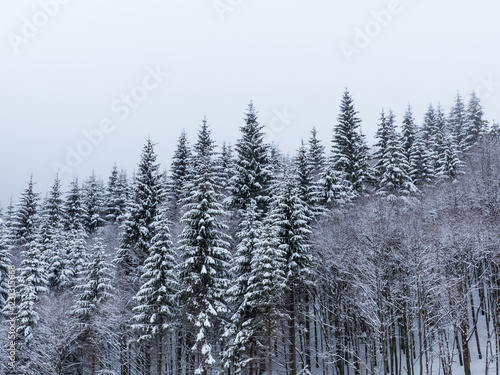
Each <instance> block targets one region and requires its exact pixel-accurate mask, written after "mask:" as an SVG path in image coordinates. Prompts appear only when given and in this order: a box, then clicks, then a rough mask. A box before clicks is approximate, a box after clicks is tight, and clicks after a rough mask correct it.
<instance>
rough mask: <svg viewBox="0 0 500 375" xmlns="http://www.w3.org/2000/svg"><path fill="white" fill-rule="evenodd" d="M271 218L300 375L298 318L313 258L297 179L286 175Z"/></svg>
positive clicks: (292, 352)
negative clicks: (281, 256) (282, 271)
mask: <svg viewBox="0 0 500 375" xmlns="http://www.w3.org/2000/svg"><path fill="white" fill-rule="evenodd" d="M270 219H271V220H272V221H273V222H274V223H275V224H276V226H277V236H278V238H279V246H278V248H279V250H280V251H282V252H283V254H284V274H285V278H286V281H285V283H286V288H287V292H288V293H287V296H286V310H287V313H288V317H289V321H288V323H289V335H288V341H289V343H290V369H291V374H297V364H298V361H297V357H296V353H297V342H296V328H297V327H296V324H297V317H298V316H299V315H300V314H301V313H302V312H301V311H300V309H299V305H300V301H301V293H302V292H303V290H304V288H306V287H307V285H308V284H309V278H310V273H311V262H312V257H311V254H310V243H309V235H310V233H311V229H310V226H309V224H308V220H309V213H308V209H307V205H306V204H305V202H304V201H302V199H301V198H300V194H299V189H298V186H297V183H296V181H295V179H293V178H292V177H291V176H285V178H284V179H283V181H282V183H281V186H280V189H279V192H278V193H277V195H276V198H275V200H274V201H273V206H272V212H271V215H270Z"/></svg>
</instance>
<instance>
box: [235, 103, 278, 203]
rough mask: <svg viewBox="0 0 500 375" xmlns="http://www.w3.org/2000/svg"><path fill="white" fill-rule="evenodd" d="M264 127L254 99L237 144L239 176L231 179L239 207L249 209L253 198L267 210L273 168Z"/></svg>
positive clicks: (237, 174)
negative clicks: (270, 163)
mask: <svg viewBox="0 0 500 375" xmlns="http://www.w3.org/2000/svg"><path fill="white" fill-rule="evenodd" d="M262 129H263V125H261V124H260V123H259V122H258V120H257V111H256V110H255V108H254V106H253V103H252V102H250V104H249V105H248V111H247V113H246V118H245V125H243V126H242V127H240V130H241V133H242V137H241V138H240V139H239V140H238V143H237V144H236V153H237V156H236V165H235V176H234V178H233V179H232V181H231V185H232V186H231V192H232V204H233V206H234V207H236V208H240V209H245V207H246V206H247V205H248V204H249V203H250V200H252V199H253V200H255V201H256V202H257V204H258V206H259V209H262V210H265V208H266V206H267V203H268V195H269V192H268V188H269V182H270V179H271V170H270V165H269V155H268V149H269V147H268V146H267V145H266V144H265V143H264V141H263V139H264V133H263V131H262Z"/></svg>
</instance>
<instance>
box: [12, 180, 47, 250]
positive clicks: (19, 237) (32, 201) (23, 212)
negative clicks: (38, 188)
mask: <svg viewBox="0 0 500 375" xmlns="http://www.w3.org/2000/svg"><path fill="white" fill-rule="evenodd" d="M39 199H40V198H39V193H37V192H35V191H34V182H33V175H31V176H30V180H29V182H28V187H27V188H26V190H25V191H24V192H23V193H22V195H21V197H20V198H19V203H18V204H17V207H16V212H15V214H14V218H13V220H12V244H13V245H15V246H24V245H26V244H28V243H29V242H31V241H32V240H33V239H34V236H35V232H36V229H37V226H38V223H39V221H38V220H39V215H38V204H39Z"/></svg>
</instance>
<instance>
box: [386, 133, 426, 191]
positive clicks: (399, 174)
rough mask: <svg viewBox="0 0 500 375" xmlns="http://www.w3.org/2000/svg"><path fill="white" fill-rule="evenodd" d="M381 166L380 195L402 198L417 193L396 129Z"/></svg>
mask: <svg viewBox="0 0 500 375" xmlns="http://www.w3.org/2000/svg"><path fill="white" fill-rule="evenodd" d="M381 166H382V168H381V172H382V173H381V179H380V182H379V188H378V193H379V194H382V195H395V196H401V195H409V194H413V193H417V191H418V190H417V188H416V186H415V185H414V184H413V182H412V179H411V177H410V175H409V171H410V166H409V163H408V161H407V158H406V156H405V155H404V150H403V147H402V146H401V143H400V140H399V136H398V134H397V133H396V131H395V129H394V131H393V132H391V133H389V134H388V138H387V144H386V149H385V152H384V154H383V155H382V159H381Z"/></svg>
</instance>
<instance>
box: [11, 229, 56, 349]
mask: <svg viewBox="0 0 500 375" xmlns="http://www.w3.org/2000/svg"><path fill="white" fill-rule="evenodd" d="M23 258H24V259H23V261H22V262H21V270H20V277H19V284H18V286H17V287H18V291H17V295H18V296H19V303H18V307H17V308H18V310H17V322H18V326H17V329H16V333H17V335H18V337H19V338H20V340H21V341H22V343H23V345H24V346H25V347H28V348H29V347H31V344H32V342H33V339H34V336H33V335H34V330H35V327H36V326H37V325H38V322H39V320H40V316H39V314H38V312H37V310H36V304H37V302H38V300H39V298H38V296H39V295H40V294H41V293H44V292H45V291H46V290H47V288H46V285H47V282H48V281H47V278H46V273H45V272H46V271H45V270H46V265H45V264H44V261H43V257H42V254H41V252H40V244H39V243H38V241H37V240H36V239H33V240H31V241H30V242H29V243H27V244H26V247H25V250H23Z"/></svg>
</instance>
